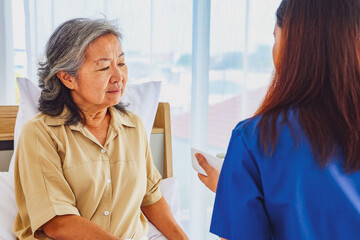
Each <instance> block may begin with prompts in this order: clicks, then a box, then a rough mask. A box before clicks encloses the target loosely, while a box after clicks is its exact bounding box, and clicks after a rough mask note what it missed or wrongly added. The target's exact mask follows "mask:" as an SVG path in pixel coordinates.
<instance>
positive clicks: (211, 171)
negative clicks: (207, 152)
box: [195, 153, 220, 192]
mask: <svg viewBox="0 0 360 240" xmlns="http://www.w3.org/2000/svg"><path fill="white" fill-rule="evenodd" d="M195 157H196V159H197V160H198V162H199V164H200V166H201V167H202V168H203V169H204V170H205V172H206V174H207V176H205V175H202V174H201V173H198V177H199V179H200V181H202V182H203V183H204V184H205V186H206V187H207V188H209V189H210V190H211V191H213V192H216V188H217V184H218V181H219V175H220V173H219V171H218V170H216V169H215V168H213V167H212V166H211V165H210V164H209V163H208V162H207V161H206V158H205V157H204V156H203V155H202V154H201V153H197V154H195Z"/></svg>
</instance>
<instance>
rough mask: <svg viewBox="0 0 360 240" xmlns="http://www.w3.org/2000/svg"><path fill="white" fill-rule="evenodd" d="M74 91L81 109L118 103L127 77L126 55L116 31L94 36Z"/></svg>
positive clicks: (105, 106)
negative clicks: (95, 37) (97, 36)
mask: <svg viewBox="0 0 360 240" xmlns="http://www.w3.org/2000/svg"><path fill="white" fill-rule="evenodd" d="M85 56H86V60H85V62H84V63H83V65H82V66H81V67H80V69H79V72H78V76H77V78H76V80H75V81H74V86H73V88H72V89H71V93H72V96H73V99H74V101H75V103H76V104H77V105H78V106H79V107H80V108H87V109H89V108H90V109H94V110H96V109H99V108H100V109H101V108H107V107H110V106H113V105H116V104H117V103H119V101H120V98H121V96H122V95H123V93H124V89H125V85H126V83H127V78H128V69H127V66H126V64H125V56H124V53H123V51H122V48H121V45H120V42H119V40H118V39H117V38H116V36H114V35H113V34H108V35H104V36H101V37H99V38H97V39H95V40H94V41H93V42H92V43H90V45H89V46H88V48H87V50H86V52H85Z"/></svg>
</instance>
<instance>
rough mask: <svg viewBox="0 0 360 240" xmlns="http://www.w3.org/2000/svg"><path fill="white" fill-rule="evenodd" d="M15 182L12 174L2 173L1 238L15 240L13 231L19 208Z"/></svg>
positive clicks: (0, 177)
mask: <svg viewBox="0 0 360 240" xmlns="http://www.w3.org/2000/svg"><path fill="white" fill-rule="evenodd" d="M14 191H15V190H14V180H13V177H12V174H10V173H8V172H0V192H1V201H0V238H1V239H15V238H16V237H15V235H14V233H13V231H12V228H13V225H14V222H15V217H16V214H17V211H18V209H17V207H16V201H15V194H14Z"/></svg>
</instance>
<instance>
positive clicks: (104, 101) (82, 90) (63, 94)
mask: <svg viewBox="0 0 360 240" xmlns="http://www.w3.org/2000/svg"><path fill="white" fill-rule="evenodd" d="M120 39H121V34H120V33H119V32H118V30H117V29H116V27H115V26H113V25H112V24H111V23H110V22H108V21H106V20H90V19H73V20H70V21H67V22H65V23H63V24H62V25H61V26H59V27H58V28H57V29H56V30H55V32H54V33H53V35H52V36H51V37H50V39H49V41H48V43H47V47H46V58H45V61H44V62H43V63H41V64H40V68H39V77H40V80H39V82H40V87H41V89H42V92H41V98H40V100H39V110H40V112H41V113H39V114H38V115H37V116H36V117H35V118H33V119H32V120H31V121H29V122H28V123H27V124H26V125H25V126H24V128H23V131H22V133H21V137H20V140H19V145H18V149H17V153H16V166H15V184H16V201H17V205H18V208H19V212H18V215H17V218H16V221H15V225H14V232H15V234H16V236H17V237H18V238H19V239H35V238H40V239H148V238H147V220H146V218H145V216H146V217H147V218H148V219H149V220H150V221H151V222H152V223H153V224H154V225H155V226H156V227H157V228H158V229H159V230H160V231H161V232H162V233H163V234H164V235H165V236H167V237H168V238H169V239H187V237H186V235H185V233H184V232H183V230H182V229H181V228H180V227H179V226H178V225H177V223H176V221H175V220H174V218H173V216H172V214H171V212H170V210H169V207H168V205H167V203H166V201H165V200H164V198H163V197H162V195H161V192H160V189H159V187H158V184H159V182H160V180H161V177H160V174H159V172H158V171H157V170H156V168H155V166H154V164H153V161H152V157H151V153H150V149H149V145H148V140H147V137H146V132H145V129H144V126H143V123H142V121H141V120H140V118H139V117H138V116H136V115H135V114H133V113H131V112H129V111H126V110H125V108H124V106H123V105H121V103H119V102H120V99H121V96H122V95H123V94H124V91H125V86H126V83H127V77H128V76H127V74H128V72H127V66H126V64H125V55H124V52H123V50H122V47H121V43H120Z"/></svg>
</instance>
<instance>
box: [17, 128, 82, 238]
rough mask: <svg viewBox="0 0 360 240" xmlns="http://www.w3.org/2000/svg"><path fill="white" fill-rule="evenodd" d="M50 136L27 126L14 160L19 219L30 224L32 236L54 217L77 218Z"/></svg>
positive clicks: (47, 132) (38, 129) (72, 197)
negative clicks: (67, 216) (25, 220)
mask: <svg viewBox="0 0 360 240" xmlns="http://www.w3.org/2000/svg"><path fill="white" fill-rule="evenodd" d="M50 135H51V134H50V132H49V131H46V127H45V126H43V125H42V124H41V123H38V122H33V121H32V122H29V123H27V124H26V125H25V126H24V128H23V130H22V133H21V136H20V139H19V144H18V147H17V152H16V157H15V176H14V177H15V186H16V192H15V193H16V200H17V204H18V208H19V215H21V217H22V219H26V218H28V219H29V220H30V225H31V229H32V232H33V233H35V232H36V231H37V230H38V229H39V228H40V227H41V226H42V225H43V224H45V223H46V222H48V221H49V220H51V219H52V218H53V217H55V216H56V215H66V214H75V215H79V211H78V209H77V208H76V207H75V204H76V201H75V196H74V194H73V192H72V190H71V188H70V186H69V184H68V183H67V181H66V179H65V177H64V175H63V171H62V164H61V159H60V157H59V155H58V153H57V150H56V144H55V143H54V140H53V139H52V138H51V137H50ZM15 225H16V223H15Z"/></svg>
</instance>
